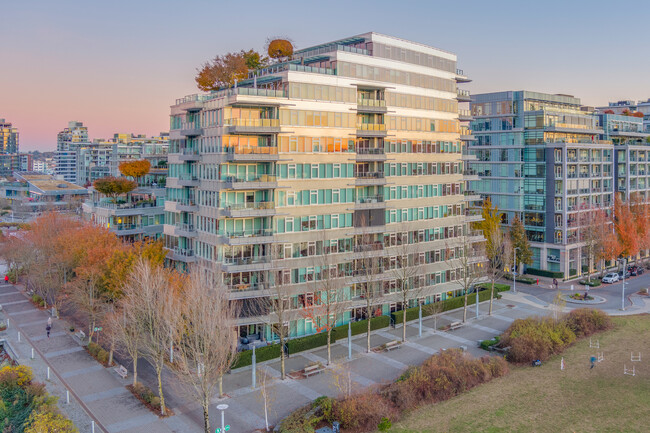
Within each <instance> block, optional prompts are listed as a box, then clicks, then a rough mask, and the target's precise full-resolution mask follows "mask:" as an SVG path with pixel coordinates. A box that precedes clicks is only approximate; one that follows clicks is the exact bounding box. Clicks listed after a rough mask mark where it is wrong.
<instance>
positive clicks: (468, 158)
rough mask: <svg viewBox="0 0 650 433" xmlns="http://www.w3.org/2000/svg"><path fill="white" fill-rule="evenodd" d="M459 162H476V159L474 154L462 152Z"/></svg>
mask: <svg viewBox="0 0 650 433" xmlns="http://www.w3.org/2000/svg"><path fill="white" fill-rule="evenodd" d="M460 159H461V161H478V158H477V157H476V155H475V154H473V153H469V152H463V153H462V154H461V156H460Z"/></svg>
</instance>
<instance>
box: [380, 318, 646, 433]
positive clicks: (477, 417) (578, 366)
mask: <svg viewBox="0 0 650 433" xmlns="http://www.w3.org/2000/svg"><path fill="white" fill-rule="evenodd" d="M613 319H614V324H615V328H614V329H613V330H611V331H608V332H605V333H603V334H599V335H597V336H596V337H595V338H594V340H595V339H599V340H600V347H601V348H600V351H602V352H604V358H605V359H604V361H603V362H600V363H597V364H596V366H595V367H594V369H593V370H590V369H589V365H590V363H589V358H590V356H591V355H595V354H596V352H597V351H598V349H590V348H589V338H587V339H586V340H584V339H583V340H581V341H579V342H578V343H576V344H574V345H573V346H572V347H570V348H569V349H567V350H566V351H565V352H564V353H563V354H562V355H561V356H558V357H555V358H552V359H551V360H549V361H548V362H546V363H545V364H544V365H543V366H541V367H512V368H511V372H510V374H508V375H507V376H505V377H502V378H500V379H496V380H494V381H492V382H490V383H487V384H485V385H481V386H479V387H477V388H475V389H473V390H471V391H469V392H467V393H465V394H463V395H461V396H458V397H456V398H453V399H451V400H449V401H446V402H444V403H440V404H436V405H431V406H426V407H422V408H420V409H418V410H416V411H414V412H412V413H411V414H409V415H406V416H405V417H404V419H403V420H402V421H401V422H399V423H396V424H394V425H393V428H392V429H391V430H390V432H391V433H415V432H463V433H464V432H489V433H497V432H521V433H528V432H548V433H558V432H581V433H582V432H617V433H618V432H648V431H650V315H641V316H628V317H615V318H613ZM632 351H634V352H639V351H640V352H641V355H642V358H641V359H642V362H634V363H632V362H631V361H630V352H632ZM635 355H636V353H635ZM562 356H563V357H564V362H565V370H564V371H561V370H560V359H561V357H562ZM624 364H625V365H626V366H627V367H628V368H631V367H632V365H634V366H635V367H636V376H635V377H632V376H624V375H623V365H624Z"/></svg>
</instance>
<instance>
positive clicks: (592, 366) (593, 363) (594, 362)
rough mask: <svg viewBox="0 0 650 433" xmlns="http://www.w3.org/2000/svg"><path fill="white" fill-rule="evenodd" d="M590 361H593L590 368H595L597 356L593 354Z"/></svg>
mask: <svg viewBox="0 0 650 433" xmlns="http://www.w3.org/2000/svg"><path fill="white" fill-rule="evenodd" d="M589 361H591V367H589V370H591V369H592V368H594V365H596V357H595V356H592V357H591V358H589Z"/></svg>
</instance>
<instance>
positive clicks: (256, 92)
mask: <svg viewBox="0 0 650 433" xmlns="http://www.w3.org/2000/svg"><path fill="white" fill-rule="evenodd" d="M234 95H249V96H266V97H270V98H286V97H287V93H286V92H285V91H284V90H270V89H256V88H253V87H236V88H233V89H226V90H220V91H217V92H212V93H209V94H206V95H199V94H194V95H188V96H186V97H184V98H180V99H177V100H176V105H179V104H184V103H186V102H197V101H198V102H204V101H209V100H211V99H216V98H221V97H224V96H234Z"/></svg>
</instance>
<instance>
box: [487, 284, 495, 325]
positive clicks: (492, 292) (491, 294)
mask: <svg viewBox="0 0 650 433" xmlns="http://www.w3.org/2000/svg"><path fill="white" fill-rule="evenodd" d="M492 299H494V280H492V288H491V289H490V312H489V313H488V316H491V315H492Z"/></svg>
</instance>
